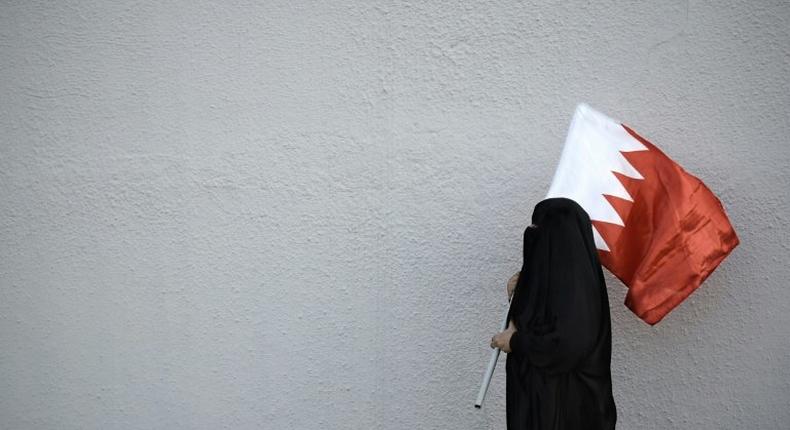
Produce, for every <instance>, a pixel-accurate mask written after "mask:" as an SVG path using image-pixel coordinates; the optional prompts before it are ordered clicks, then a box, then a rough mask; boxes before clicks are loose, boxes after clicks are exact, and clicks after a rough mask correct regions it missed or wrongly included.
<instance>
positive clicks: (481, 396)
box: [475, 291, 515, 409]
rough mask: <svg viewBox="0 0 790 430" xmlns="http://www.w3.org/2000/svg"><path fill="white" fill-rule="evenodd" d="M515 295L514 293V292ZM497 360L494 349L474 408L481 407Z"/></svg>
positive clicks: (497, 353)
mask: <svg viewBox="0 0 790 430" xmlns="http://www.w3.org/2000/svg"><path fill="white" fill-rule="evenodd" d="M514 293H515V291H514ZM514 295H515V294H511V296H510V298H509V299H508V305H507V312H505V320H504V321H503V322H502V328H501V329H500V330H499V331H500V332H502V331H505V329H507V322H508V321H507V316H508V315H509V314H510V304H511V303H512V302H513V296H514ZM498 359H499V348H498V347H497V348H494V350H493V351H491V358H490V359H489V360H488V368H487V369H486V373H485V374H484V375H483V384H482V385H481V386H480V391H478V393H477V401H475V407H476V408H478V409H480V407H481V406H483V399H485V397H486V392H487V391H488V385H489V384H491V376H493V374H494V368H495V367H496V363H497V360H498Z"/></svg>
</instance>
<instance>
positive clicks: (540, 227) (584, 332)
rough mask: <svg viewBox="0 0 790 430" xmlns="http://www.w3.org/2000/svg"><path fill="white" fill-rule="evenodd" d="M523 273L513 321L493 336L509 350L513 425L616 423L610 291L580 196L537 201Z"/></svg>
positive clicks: (556, 429) (589, 428) (541, 428)
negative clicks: (612, 371)
mask: <svg viewBox="0 0 790 430" xmlns="http://www.w3.org/2000/svg"><path fill="white" fill-rule="evenodd" d="M516 276H517V279H516V281H515V289H514V291H513V299H512V300H511V305H510V313H509V315H508V320H509V322H510V323H509V325H508V328H507V330H505V331H503V332H501V333H498V334H497V335H495V336H494V337H493V338H492V340H491V346H492V347H499V348H500V349H502V350H503V351H505V352H506V353H508V356H507V363H506V367H505V368H506V373H507V387H506V408H507V428H508V429H509V430H514V429H519V430H521V429H532V430H547V429H552V430H560V429H562V430H567V429H585V430H599V429H600V430H610V429H614V428H615V422H616V419H617V411H616V407H615V403H614V397H613V395H612V377H611V371H610V360H611V351H612V336H611V325H610V317H609V298H608V295H607V292H606V282H605V281H604V277H603V270H602V269H601V264H600V262H599V260H598V252H597V250H596V248H595V242H594V240H593V235H592V224H591V223H590V217H589V215H588V214H587V212H585V210H584V209H583V208H582V207H581V206H580V205H579V204H578V203H576V202H575V201H574V200H571V199H569V198H565V197H552V198H547V199H544V200H541V201H540V202H538V204H537V205H535V208H534V210H533V212H532V225H531V226H529V227H527V228H526V230H525V232H524V263H523V266H522V269H521V272H520V274H517V275H514V277H516ZM512 281H513V278H511V284H513V283H514V282H512ZM509 289H510V288H509Z"/></svg>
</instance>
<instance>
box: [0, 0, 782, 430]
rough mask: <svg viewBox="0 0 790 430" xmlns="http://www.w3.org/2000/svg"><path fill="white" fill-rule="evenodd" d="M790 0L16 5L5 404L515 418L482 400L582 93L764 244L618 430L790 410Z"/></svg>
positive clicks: (368, 422) (647, 345)
mask: <svg viewBox="0 0 790 430" xmlns="http://www.w3.org/2000/svg"><path fill="white" fill-rule="evenodd" d="M789 31H790V5H788V3H787V2H772V3H769V2H740V3H735V2H734V3H723V2H710V3H705V2H701V1H691V2H688V3H687V2H674V1H670V2H643V3H633V2H622V3H601V2H594V3H581V2H579V3H576V4H573V3H570V2H565V1H551V2H535V3H533V4H529V3H522V2H494V1H476V2H466V3H464V4H457V3H440V2H414V3H409V2H380V1H365V2H362V1H360V2H312V3H306V2H297V1H284V2H216V3H207V2H198V1H182V2H99V1H95V2H89V1H84V2H28V1H19V2H10V1H9V2H3V5H2V6H0V129H1V130H2V136H1V137H0V139H1V142H2V144H1V146H0V193H1V194H0V198H1V199H2V206H1V207H2V210H1V211H0V242H1V243H2V246H0V345H2V347H0V387H2V388H1V389H0V428H3V429H83V428H90V429H109V428H113V429H148V428H151V429H153V428H161V429H218V428H233V429H247V428H249V429H252V428H265V429H447V428H457V429H502V428H504V426H505V421H504V419H505V418H504V417H505V406H504V388H505V387H504V366H503V365H502V364H503V363H504V354H503V355H502V356H501V358H500V360H501V361H500V366H499V367H498V368H497V372H496V374H495V376H494V382H493V383H492V385H491V390H490V392H489V396H488V398H487V400H486V404H485V406H484V408H483V409H482V410H476V409H474V408H473V402H474V398H475V396H476V394H477V390H478V387H479V383H480V379H481V376H482V373H483V369H484V367H485V364H486V362H487V360H488V356H489V351H490V349H489V347H488V342H489V339H490V337H491V335H492V334H493V333H494V331H495V329H496V327H497V326H498V324H499V319H500V318H501V315H502V312H503V308H504V306H505V303H506V299H505V282H506V281H507V279H508V277H510V275H511V274H512V273H514V272H515V271H517V270H518V269H519V268H520V264H521V261H520V258H521V245H522V244H521V234H522V231H523V229H524V227H525V226H526V225H527V224H528V221H529V216H530V215H531V211H532V208H533V206H534V204H535V203H537V201H539V200H540V199H541V198H542V196H543V195H544V193H545V192H546V190H547V187H548V184H549V181H550V179H551V175H552V173H553V170H554V167H555V165H556V162H557V160H558V158H559V154H560V149H561V145H562V142H563V139H564V136H565V131H566V129H567V126H568V123H569V121H570V116H571V114H572V112H573V108H574V106H575V105H576V103H577V102H579V101H586V102H588V103H589V104H590V105H592V106H593V107H595V108H597V109H599V110H601V111H603V112H605V113H607V114H609V115H611V116H614V117H615V118H618V119H621V120H623V121H624V122H626V123H627V124H629V125H631V126H632V127H634V128H635V129H636V130H637V131H638V132H640V133H642V134H643V135H644V136H646V137H647V138H648V139H651V140H652V141H653V142H654V143H655V144H657V145H658V146H659V147H660V148H662V149H663V150H664V151H665V152H666V153H667V154H668V155H669V156H670V157H672V158H673V159H675V160H676V161H678V162H679V163H680V164H681V165H683V166H684V167H685V168H686V169H687V170H688V171H689V172H691V173H693V174H695V175H697V176H698V177H700V178H701V179H702V180H703V181H704V182H705V183H706V184H707V185H708V186H709V187H710V188H711V189H712V190H713V191H714V192H715V193H716V194H717V195H718V196H719V197H720V198H721V200H722V202H723V204H724V206H725V208H726V209H727V211H728V214H729V216H730V218H731V221H732V222H733V224H734V226H735V228H736V231H737V232H738V234H739V237H740V239H741V245H740V246H739V247H738V248H737V249H736V250H735V251H734V252H733V254H731V255H730V257H729V258H728V259H727V260H725V261H724V263H723V264H722V265H721V266H720V267H719V269H718V270H717V271H716V272H714V274H713V275H712V276H711V277H710V278H709V279H708V280H707V281H706V283H705V284H703V286H702V287H701V288H700V289H699V290H697V292H695V293H694V294H693V295H692V296H691V297H690V298H689V299H688V300H686V301H685V302H684V303H683V304H682V305H681V306H680V307H679V308H677V309H676V310H675V311H674V312H673V313H671V314H670V315H669V316H668V317H667V318H665V320H664V321H662V322H661V323H660V324H659V325H657V326H655V327H650V326H648V325H646V324H645V323H643V322H641V321H640V320H639V319H638V318H636V317H635V316H634V315H633V314H631V313H630V311H629V310H628V309H626V308H625V306H624V305H623V303H622V302H623V299H624V297H625V288H624V286H623V285H622V284H621V283H619V281H617V280H616V279H614V278H612V277H611V276H609V278H608V282H609V291H610V300H611V307H612V317H613V339H614V345H613V349H614V350H613V359H612V369H613V372H614V377H615V381H614V391H615V398H616V402H617V406H618V413H619V426H618V428H621V429H742V428H755V429H757V428H759V429H786V428H788V425H790V424H789V423H790V408H788V405H789V404H790V370H788V368H790V345H789V342H788V340H787V338H788V331H789V329H788V327H789V326H790V289H789V288H788V287H787V279H788V278H789V277H790V264H788V263H790V259H789V258H788V243H790V241H788V239H790V238H789V237H788V228H789V227H790V225H788V224H789V223H790V215H788V209H790V208H788V203H789V200H790V199H789V198H788V185H790V178H788V170H787V167H788V163H789V162H790V149H788V136H790V122H789V121H788V111H789V110H790V80H789V79H788V76H790V54H789V52H790V33H789Z"/></svg>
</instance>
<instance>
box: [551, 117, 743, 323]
mask: <svg viewBox="0 0 790 430" xmlns="http://www.w3.org/2000/svg"><path fill="white" fill-rule="evenodd" d="M549 197H567V198H570V199H573V200H575V201H576V202H577V203H579V204H580V205H581V206H582V207H583V208H584V209H585V210H586V211H587V213H588V214H589V215H590V219H591V221H592V224H593V236H594V237H595V245H596V247H597V248H598V255H599V257H600V260H601V264H602V265H603V266H604V267H606V268H607V269H608V270H609V271H610V272H612V273H613V274H614V275H615V276H617V277H618V278H619V279H620V280H621V281H622V282H623V283H624V284H625V285H626V286H627V287H628V293H627V294H626V297H625V305H626V306H627V307H628V308H629V309H630V310H631V311H632V312H634V313H635V314H636V315H637V316H638V317H639V318H641V319H642V320H644V321H645V322H646V323H648V324H651V325H654V324H656V323H658V322H659V321H661V319H662V318H664V316H666V314H668V313H669V312H670V311H671V310H672V309H673V308H675V307H676V306H677V305H678V304H680V302H681V301H683V300H684V299H685V298H686V297H688V296H689V295H690V294H691V293H692V292H693V291H694V290H696V289H697V288H698V287H699V286H700V284H702V282H703V281H705V279H706V278H707V277H708V275H710V274H711V272H713V270H714V269H715V268H716V267H717V266H718V265H719V263H721V261H722V260H724V258H725V257H726V256H727V255H728V254H729V253H730V252H731V251H732V250H733V249H734V248H735V247H736V246H737V245H738V243H739V240H738V236H737V235H736V234H735V230H734V229H733V228H732V225H731V224H730V221H729V219H728V218H727V215H726V213H725V212H724V207H723V206H722V204H721V202H720V201H719V199H718V198H717V197H716V196H715V195H714V194H713V193H712V192H711V191H710V189H708V187H706V186H705V184H704V183H702V181H700V180H699V179H698V178H697V177H695V176H693V175H691V174H690V173H688V172H686V171H685V170H684V169H683V168H682V167H681V166H680V165H678V164H677V163H675V162H674V161H672V160H671V159H670V158H669V157H667V156H666V155H665V154H664V153H663V152H661V150H659V149H658V148H657V147H656V146H655V145H653V144H652V143H650V142H648V141H647V140H646V139H645V138H643V137H642V136H640V135H638V134H636V132H634V131H633V130H632V129H630V128H629V127H627V126H626V125H624V124H621V123H619V122H618V121H615V120H613V119H612V118H609V117H608V116H606V115H604V114H602V113H600V112H598V111H596V110H594V109H592V108H591V107H590V106H588V105H586V104H580V105H578V106H577V108H576V112H575V113H574V116H573V120H572V121H571V125H570V129H569V130H568V135H567V138H566V140H565V146H564V148H563V150H562V155H561V157H560V161H559V164H558V166H557V170H556V171H555V173H554V178H553V179H552V183H551V187H550V188H549V192H548V194H546V198H549Z"/></svg>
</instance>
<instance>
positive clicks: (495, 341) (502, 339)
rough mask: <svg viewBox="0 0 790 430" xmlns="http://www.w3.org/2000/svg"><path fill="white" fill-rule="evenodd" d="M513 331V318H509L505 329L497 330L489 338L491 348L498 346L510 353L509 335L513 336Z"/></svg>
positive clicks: (514, 326)
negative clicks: (497, 331)
mask: <svg viewBox="0 0 790 430" xmlns="http://www.w3.org/2000/svg"><path fill="white" fill-rule="evenodd" d="M515 332H516V325H515V324H513V320H510V322H509V323H508V325H507V329H505V331H502V332H499V333H497V334H495V335H494V337H492V338H491V348H499V349H501V350H502V351H505V352H506V353H510V336H513V333H515Z"/></svg>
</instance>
